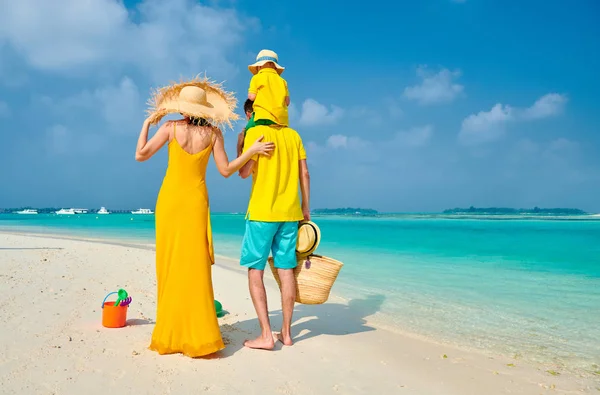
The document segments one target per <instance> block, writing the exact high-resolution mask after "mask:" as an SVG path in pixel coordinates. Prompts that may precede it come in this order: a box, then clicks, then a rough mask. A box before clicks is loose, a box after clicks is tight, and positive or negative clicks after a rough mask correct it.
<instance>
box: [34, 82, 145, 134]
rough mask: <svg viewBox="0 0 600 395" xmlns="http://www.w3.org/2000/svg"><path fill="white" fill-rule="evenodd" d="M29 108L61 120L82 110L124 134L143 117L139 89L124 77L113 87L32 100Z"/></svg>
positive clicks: (108, 86) (91, 117)
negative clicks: (53, 115)
mask: <svg viewBox="0 0 600 395" xmlns="http://www.w3.org/2000/svg"><path fill="white" fill-rule="evenodd" d="M32 105H33V106H34V107H45V108H49V109H50V110H51V111H52V112H54V114H55V115H56V116H58V117H61V118H67V117H68V116H70V115H71V114H72V113H78V112H83V111H85V112H86V113H92V114H91V115H90V119H96V117H97V115H101V117H102V118H103V119H104V121H106V122H107V123H108V124H109V125H110V126H112V127H114V128H115V129H117V130H119V131H126V132H130V127H131V126H132V125H131V124H132V122H133V121H135V122H138V121H140V120H141V119H143V117H144V112H143V110H144V108H143V103H142V100H141V97H140V94H139V90H138V88H137V86H136V84H135V83H134V82H133V81H132V80H131V79H130V78H129V77H127V76H125V77H123V78H122V79H121V81H120V82H119V83H118V84H116V85H106V86H103V87H100V88H97V89H95V90H91V91H90V90H84V91H82V92H79V93H77V94H75V95H72V96H69V97H66V98H63V99H53V98H50V97H48V96H39V97H35V98H34V102H33V103H32Z"/></svg>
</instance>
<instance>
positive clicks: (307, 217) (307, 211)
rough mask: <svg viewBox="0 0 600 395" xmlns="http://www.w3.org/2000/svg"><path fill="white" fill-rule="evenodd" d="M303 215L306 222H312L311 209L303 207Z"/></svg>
mask: <svg viewBox="0 0 600 395" xmlns="http://www.w3.org/2000/svg"><path fill="white" fill-rule="evenodd" d="M302 215H304V220H305V221H310V208H309V207H305V206H304V205H302Z"/></svg>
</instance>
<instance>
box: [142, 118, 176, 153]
mask: <svg viewBox="0 0 600 395" xmlns="http://www.w3.org/2000/svg"><path fill="white" fill-rule="evenodd" d="M167 125H168V126H167ZM170 127H171V126H170V124H167V123H165V124H163V125H162V126H161V127H160V128H159V129H158V130H157V131H156V133H155V134H154V136H152V138H151V139H150V141H148V129H150V121H148V119H146V120H145V121H144V124H143V125H142V130H141V131H140V137H139V138H138V142H137V147H136V149H135V160H137V161H138V162H143V161H146V160H148V159H150V158H151V157H152V155H154V154H155V153H157V152H158V150H159V149H161V148H162V146H163V145H165V143H166V142H167V141H169V128H170Z"/></svg>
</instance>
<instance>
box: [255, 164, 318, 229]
mask: <svg viewBox="0 0 600 395" xmlns="http://www.w3.org/2000/svg"><path fill="white" fill-rule="evenodd" d="M248 163H249V162H248ZM246 165H247V164H246ZM298 166H299V167H300V191H301V193H302V214H303V215H304V220H305V221H310V173H309V172H308V165H307V164H306V159H301V160H299V161H298Z"/></svg>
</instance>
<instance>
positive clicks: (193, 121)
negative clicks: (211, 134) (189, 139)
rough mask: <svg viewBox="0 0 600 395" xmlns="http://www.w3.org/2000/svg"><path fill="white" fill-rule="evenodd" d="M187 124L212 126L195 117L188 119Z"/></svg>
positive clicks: (204, 120)
mask: <svg viewBox="0 0 600 395" xmlns="http://www.w3.org/2000/svg"><path fill="white" fill-rule="evenodd" d="M188 124H189V125H194V126H209V127H210V126H212V125H211V124H210V122H208V121H207V120H206V119H204V118H197V117H189V120H188Z"/></svg>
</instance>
